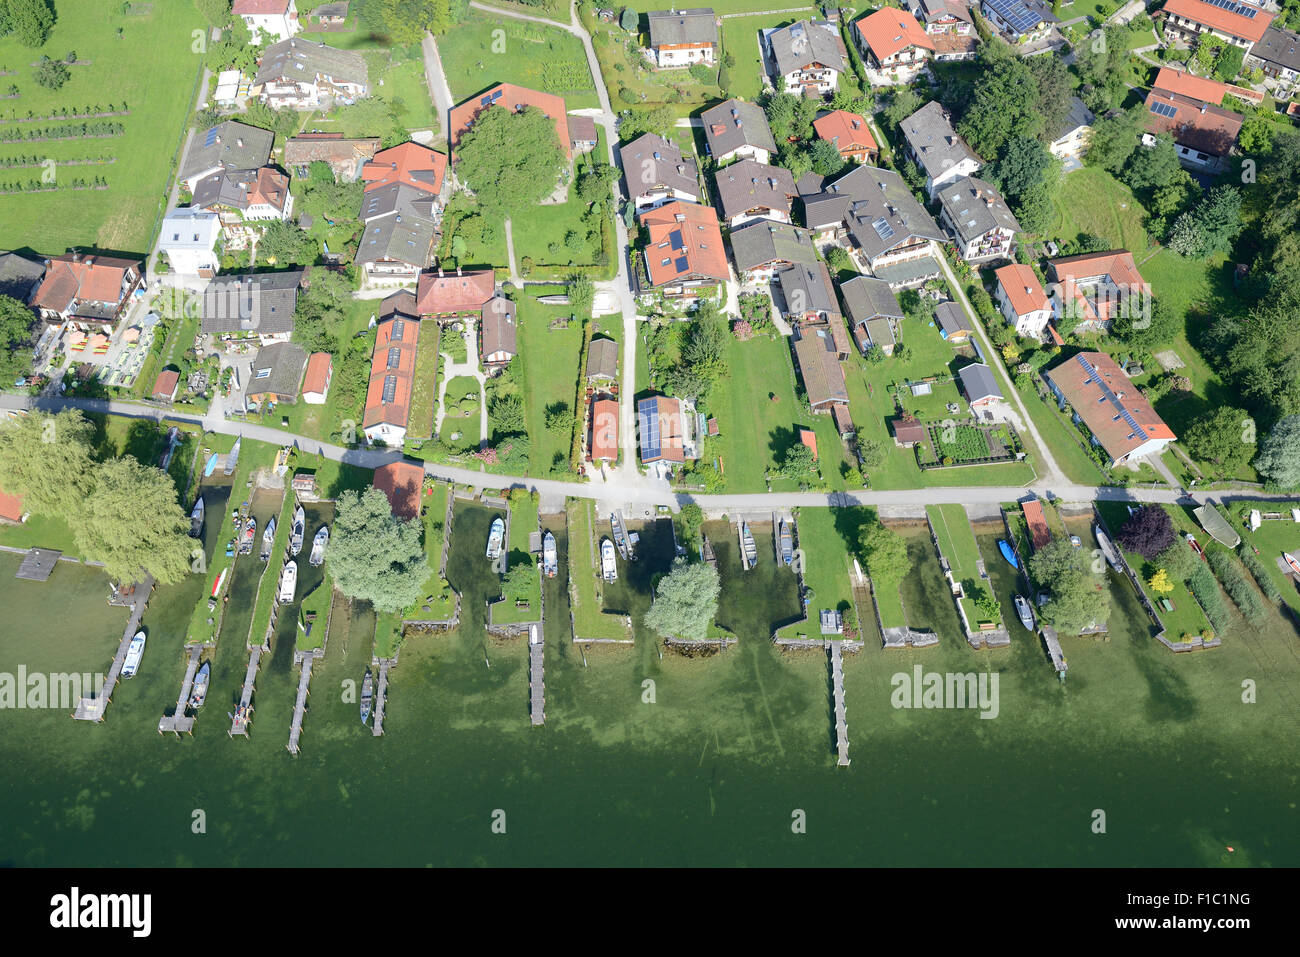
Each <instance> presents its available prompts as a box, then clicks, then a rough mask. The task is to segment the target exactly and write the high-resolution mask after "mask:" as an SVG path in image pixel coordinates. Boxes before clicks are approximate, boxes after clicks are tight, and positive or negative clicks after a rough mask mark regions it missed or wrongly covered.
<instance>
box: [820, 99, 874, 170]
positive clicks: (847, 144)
mask: <svg viewBox="0 0 1300 957" xmlns="http://www.w3.org/2000/svg"><path fill="white" fill-rule="evenodd" d="M813 129H814V130H816V131H817V135H818V136H819V137H821V138H822V139H824V140H826V141H827V142H829V143H830V144H831V145H832V146H834V147H835V148H836V149H837V150H839V153H840V158H841V159H843V160H844V161H845V162H849V163H874V162H876V160H877V159H878V158H879V156H880V147H879V146H877V145H876V138H875V137H874V136H872V135H871V130H870V129H869V128H868V126H867V120H866V117H864V116H860V115H859V114H857V113H850V112H848V111H847V110H831V111H830V112H829V113H823V114H822V115H821V116H819V117H817V119H815V120H813Z"/></svg>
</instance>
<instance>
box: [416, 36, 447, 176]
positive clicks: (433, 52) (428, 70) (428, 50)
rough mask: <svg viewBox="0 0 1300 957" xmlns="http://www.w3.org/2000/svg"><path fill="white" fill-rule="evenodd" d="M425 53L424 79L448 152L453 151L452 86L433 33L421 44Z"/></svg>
mask: <svg viewBox="0 0 1300 957" xmlns="http://www.w3.org/2000/svg"><path fill="white" fill-rule="evenodd" d="M420 49H421V50H422V51H423V53H424V81H425V83H427V84H428V86H429V95H430V96H431V97H433V106H434V109H436V110H437V111H438V125H439V126H440V127H441V128H442V135H443V136H444V137H445V138H446V140H447V144H448V147H447V149H448V152H450V151H451V145H450V144H451V107H452V101H451V88H450V87H449V86H447V76H446V74H445V73H443V72H442V58H441V57H440V56H439V55H438V44H437V42H436V41H435V40H434V39H433V37H432V35H430V34H428V33H426V34H425V35H424V41H423V43H421V45H420Z"/></svg>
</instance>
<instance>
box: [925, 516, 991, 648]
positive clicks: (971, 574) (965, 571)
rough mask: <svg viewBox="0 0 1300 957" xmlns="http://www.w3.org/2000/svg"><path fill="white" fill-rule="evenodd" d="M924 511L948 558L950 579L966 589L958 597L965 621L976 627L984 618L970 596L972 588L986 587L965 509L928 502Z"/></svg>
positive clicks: (977, 548) (944, 555)
mask: <svg viewBox="0 0 1300 957" xmlns="http://www.w3.org/2000/svg"><path fill="white" fill-rule="evenodd" d="M925 511H926V514H927V515H929V516H930V524H931V525H932V526H933V528H934V534H935V538H937V539H938V541H939V550H940V551H941V552H942V553H943V557H944V558H946V559H948V567H949V568H950V569H952V575H953V578H954V579H956V581H957V583H958V584H959V585H961V586H962V587H963V589H964V591H965V592H966V597H963V598H962V599H961V602H962V607H963V608H964V609H965V611H966V620H967V621H968V622H970V624H971V626H972V627H976V626H977V625H978V624H979V622H981V621H982V620H987V619H985V618H984V617H983V615H981V614H980V611H979V609H978V608H977V607H976V605H975V602H974V601H973V600H972V598H971V597H970V595H971V593H972V592H973V590H974V589H976V588H984V587H986V586H985V585H984V583H983V581H982V580H981V579H980V573H979V561H980V550H979V545H978V543H977V542H976V541H975V533H974V531H973V530H972V529H971V524H970V519H969V518H968V517H967V515H966V509H964V508H963V507H962V506H960V505H954V504H950V505H927V506H926V508H925Z"/></svg>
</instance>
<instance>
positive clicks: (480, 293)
mask: <svg viewBox="0 0 1300 957" xmlns="http://www.w3.org/2000/svg"><path fill="white" fill-rule="evenodd" d="M495 292H496V274H495V273H494V272H493V271H492V270H491V269H477V270H470V271H469V272H460V271H457V272H456V273H454V274H453V273H446V274H445V275H444V273H443V271H442V270H441V269H439V270H438V271H437V272H432V271H430V272H422V273H420V279H419V282H418V283H417V284H416V287H415V309H416V311H417V312H418V313H419V314H420V315H422V316H445V315H451V314H453V313H459V312H481V311H482V310H483V306H484V305H485V304H486V303H487V301H488V300H489V299H491V298H492V296H493V294H494V293H495Z"/></svg>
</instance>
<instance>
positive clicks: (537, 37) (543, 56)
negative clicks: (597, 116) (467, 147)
mask: <svg viewBox="0 0 1300 957" xmlns="http://www.w3.org/2000/svg"><path fill="white" fill-rule="evenodd" d="M438 53H439V54H440V55H441V57H442V68H443V71H444V72H445V73H446V76H447V85H448V86H450V87H451V94H452V97H453V98H454V99H455V100H456V102H458V103H459V102H460V101H462V100H465V99H468V98H469V97H471V96H473V95H474V94H476V93H480V92H482V91H483V90H485V89H487V88H489V87H491V86H493V85H495V84H497V83H515V84H518V85H519V86H524V87H527V88H529V89H531V90H541V91H543V92H546V93H555V94H558V95H560V96H563V97H564V100H565V105H566V106H567V107H568V109H570V110H579V109H587V108H592V107H599V106H600V102H599V100H598V98H597V97H596V90H595V84H594V83H593V82H592V79H591V71H590V70H589V69H588V68H587V57H586V54H585V52H584V51H583V48H582V42H581V41H580V40H579V39H578V38H577V37H575V36H573V35H571V34H569V33H566V32H564V31H563V30H560V29H557V28H555V27H547V26H543V25H542V24H539V23H527V22H524V21H520V20H514V19H511V18H509V17H500V16H493V15H492V14H487V13H482V12H479V11H473V12H471V13H470V14H469V16H467V17H466V18H465V19H464V21H462V22H461V23H460V24H458V25H457V26H456V29H455V30H452V31H451V32H450V33H448V34H446V35H445V36H443V37H440V38H439V40H438Z"/></svg>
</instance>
